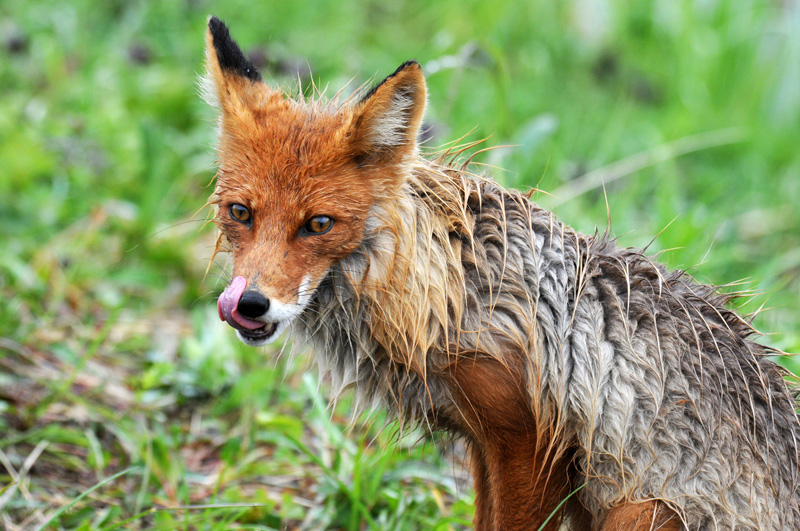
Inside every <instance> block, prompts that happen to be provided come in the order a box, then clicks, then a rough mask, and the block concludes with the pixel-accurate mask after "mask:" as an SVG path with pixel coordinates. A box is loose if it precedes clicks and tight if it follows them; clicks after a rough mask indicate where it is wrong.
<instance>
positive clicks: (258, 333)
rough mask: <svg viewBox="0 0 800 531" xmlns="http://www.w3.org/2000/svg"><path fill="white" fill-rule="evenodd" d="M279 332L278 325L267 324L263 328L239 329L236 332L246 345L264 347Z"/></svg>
mask: <svg viewBox="0 0 800 531" xmlns="http://www.w3.org/2000/svg"><path fill="white" fill-rule="evenodd" d="M277 330H278V323H266V324H265V325H264V326H262V327H261V328H256V329H237V330H236V332H237V333H238V334H239V337H240V338H241V339H242V341H244V342H245V343H247V344H249V345H262V344H264V343H265V342H267V341H269V340H270V339H271V338H272V336H274V335H275V332H276V331H277Z"/></svg>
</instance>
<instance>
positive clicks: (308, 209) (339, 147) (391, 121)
mask: <svg viewBox="0 0 800 531" xmlns="http://www.w3.org/2000/svg"><path fill="white" fill-rule="evenodd" d="M202 85H203V90H204V93H205V94H204V96H205V98H206V99H207V100H208V101H209V102H210V103H211V104H212V105H213V106H215V107H217V108H218V110H219V143H218V149H217V157H218V164H219V172H218V174H217V183H216V188H215V190H214V194H213V195H212V196H211V199H210V200H209V202H210V204H212V205H214V206H215V207H216V217H215V219H214V222H215V223H216V225H217V227H218V228H219V230H220V232H221V238H223V239H224V240H226V241H227V244H228V250H229V252H231V253H232V254H233V272H232V276H231V278H232V279H233V280H232V281H231V283H230V285H229V286H228V287H227V288H226V290H225V291H224V292H223V294H222V295H221V296H220V298H219V301H218V309H219V314H220V318H221V319H223V320H225V321H227V322H228V323H229V324H230V325H231V326H233V327H234V328H235V329H236V330H237V334H238V336H239V338H240V339H241V340H242V341H244V342H245V343H247V344H249V345H254V346H257V345H263V344H266V343H267V342H269V341H271V340H273V339H274V338H276V337H277V336H278V335H279V334H280V333H281V332H282V331H283V330H284V329H285V328H286V326H287V325H288V324H289V323H290V322H291V321H292V320H294V319H295V318H297V317H298V316H299V315H300V314H301V313H302V312H303V310H304V309H305V307H306V305H307V304H308V302H309V301H310V300H311V298H312V297H313V294H314V292H315V290H316V289H317V287H318V286H319V284H320V282H321V281H322V280H323V278H324V277H325V276H326V274H327V273H328V271H329V270H330V268H331V266H333V265H334V264H335V263H337V262H338V261H340V260H342V259H343V258H345V257H347V256H348V255H349V254H351V253H353V252H354V251H355V250H356V249H357V248H358V247H359V245H360V243H361V242H362V239H363V237H364V231H365V225H366V222H367V220H368V218H369V216H370V210H371V208H372V207H373V206H374V204H375V203H376V201H379V200H380V199H381V198H386V197H391V196H392V194H396V193H399V190H400V188H401V187H402V184H403V182H404V176H405V175H406V174H407V173H406V172H407V171H408V170H407V169H405V168H406V167H407V166H408V162H409V161H410V160H413V159H414V158H416V157H417V154H418V144H417V136H418V133H419V129H420V125H421V123H422V117H423V114H424V110H425V99H426V89H425V79H424V77H423V75H422V71H421V69H420V66H419V64H418V63H416V62H414V61H409V62H406V63H404V64H403V65H401V66H400V67H399V68H398V69H397V70H396V71H395V72H394V73H393V74H392V75H390V76H389V77H387V78H386V79H385V80H383V81H382V82H381V83H380V84H378V85H377V86H376V87H375V88H373V89H372V90H371V91H369V92H368V93H366V94H365V95H364V96H363V97H361V98H360V99H359V100H350V101H347V102H345V103H343V104H341V105H334V104H324V103H322V102H319V101H306V100H305V99H304V98H303V97H302V96H300V97H297V98H290V97H288V96H287V95H286V94H284V93H283V92H282V91H280V90H277V89H273V88H271V87H270V86H268V85H267V84H266V83H265V82H264V81H263V80H262V78H261V75H260V74H259V73H258V72H257V70H256V68H255V67H254V65H253V64H252V63H251V62H250V61H248V60H247V58H246V57H245V56H244V54H243V53H242V51H241V49H240V48H239V46H238V45H237V44H236V43H235V42H234V41H233V39H232V38H231V37H230V34H229V32H228V28H227V27H226V26H225V24H223V23H222V22H221V21H220V20H219V19H217V18H215V17H211V18H210V19H209V21H208V31H207V33H206V75H205V77H204V78H203V80H202Z"/></svg>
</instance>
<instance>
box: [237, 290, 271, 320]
mask: <svg viewBox="0 0 800 531" xmlns="http://www.w3.org/2000/svg"><path fill="white" fill-rule="evenodd" d="M238 308H239V314H240V315H242V316H243V317H247V318H248V319H256V318H258V317H261V316H262V315H264V314H265V313H267V311H268V310H269V299H268V298H266V297H265V296H263V295H262V294H261V293H259V292H258V291H255V290H248V291H245V292H244V293H243V294H242V298H241V299H239V305H238Z"/></svg>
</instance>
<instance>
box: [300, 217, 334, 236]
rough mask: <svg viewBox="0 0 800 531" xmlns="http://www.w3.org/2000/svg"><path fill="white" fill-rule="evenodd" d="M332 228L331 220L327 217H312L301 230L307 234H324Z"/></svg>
mask: <svg viewBox="0 0 800 531" xmlns="http://www.w3.org/2000/svg"><path fill="white" fill-rule="evenodd" d="M331 227H333V219H331V218H329V217H328V216H314V217H313V218H311V219H309V220H308V222H307V223H306V224H305V226H304V227H303V229H304V230H305V232H306V233H308V234H324V233H326V232H328V231H329V230H331Z"/></svg>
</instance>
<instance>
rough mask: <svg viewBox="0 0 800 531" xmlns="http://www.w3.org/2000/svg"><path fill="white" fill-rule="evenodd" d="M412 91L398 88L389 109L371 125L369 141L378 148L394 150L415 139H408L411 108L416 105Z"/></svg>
mask: <svg viewBox="0 0 800 531" xmlns="http://www.w3.org/2000/svg"><path fill="white" fill-rule="evenodd" d="M412 90H413V89H410V88H399V89H398V90H397V91H396V92H395V93H394V94H393V95H392V102H391V104H390V105H389V108H388V109H386V110H385V111H384V112H383V113H381V114H380V115H379V116H378V117H377V118H376V119H375V121H374V122H373V123H372V124H371V130H370V140H371V141H372V143H373V144H374V145H375V147H378V148H394V147H398V146H401V145H404V144H407V143H410V142H413V141H414V140H415V139H413V138H408V134H409V129H410V126H411V123H410V122H411V120H412V117H413V116H414V113H413V108H414V104H415V103H416V99H415V97H414V93H413V92H412Z"/></svg>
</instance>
